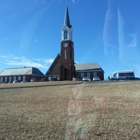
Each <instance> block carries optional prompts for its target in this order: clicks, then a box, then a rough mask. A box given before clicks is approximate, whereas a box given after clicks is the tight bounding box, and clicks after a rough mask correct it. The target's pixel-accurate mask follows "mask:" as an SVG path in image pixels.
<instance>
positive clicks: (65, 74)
mask: <svg viewBox="0 0 140 140" xmlns="http://www.w3.org/2000/svg"><path fill="white" fill-rule="evenodd" d="M64 80H68V69H67V68H64Z"/></svg>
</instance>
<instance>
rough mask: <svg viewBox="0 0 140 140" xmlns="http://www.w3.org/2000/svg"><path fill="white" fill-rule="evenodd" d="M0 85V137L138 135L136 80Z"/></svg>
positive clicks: (45, 139) (139, 90)
mask: <svg viewBox="0 0 140 140" xmlns="http://www.w3.org/2000/svg"><path fill="white" fill-rule="evenodd" d="M63 84H65V85H63ZM68 84H71V85H68ZM53 85H55V86H53ZM19 87H26V88H19ZM0 88H1V89H0V140H22V139H23V140H28V139H29V140H49V139H50V140H64V139H66V140H80V139H82V140H131V139H133V140H138V139H139V138H140V82H139V81H137V82H114V83H100V84H78V85H74V82H53V83H52V82H50V83H49V82H48V83H45V82H43V83H30V84H29V83H26V84H22V85H21V84H1V85H0ZM6 88H7V89H6Z"/></svg>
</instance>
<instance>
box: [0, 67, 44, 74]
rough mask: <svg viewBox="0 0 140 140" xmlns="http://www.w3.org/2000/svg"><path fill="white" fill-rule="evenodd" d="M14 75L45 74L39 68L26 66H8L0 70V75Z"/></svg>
mask: <svg viewBox="0 0 140 140" xmlns="http://www.w3.org/2000/svg"><path fill="white" fill-rule="evenodd" d="M12 75H13V76H14V75H41V76H42V75H44V74H43V73H42V72H41V71H40V70H39V69H38V68H34V67H24V68H8V69H5V70H3V71H2V72H0V76H12Z"/></svg>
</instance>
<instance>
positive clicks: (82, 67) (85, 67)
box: [75, 62, 103, 71]
mask: <svg viewBox="0 0 140 140" xmlns="http://www.w3.org/2000/svg"><path fill="white" fill-rule="evenodd" d="M75 70H76V71H90V70H96V71H97V70H98V71H103V69H102V68H101V67H100V66H99V64H98V63H96V62H91V63H81V64H75Z"/></svg>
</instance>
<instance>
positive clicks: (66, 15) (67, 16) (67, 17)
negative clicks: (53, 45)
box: [64, 6, 71, 28]
mask: <svg viewBox="0 0 140 140" xmlns="http://www.w3.org/2000/svg"><path fill="white" fill-rule="evenodd" d="M64 25H67V26H68V27H69V28H71V25H70V19H69V11H68V6H67V8H66V13H65V19H64Z"/></svg>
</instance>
